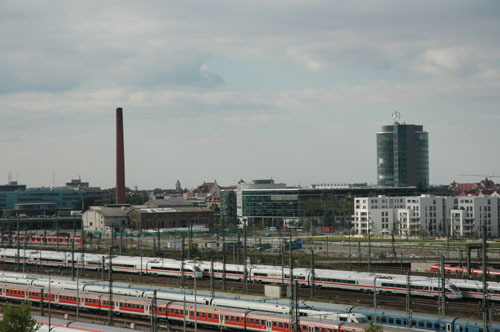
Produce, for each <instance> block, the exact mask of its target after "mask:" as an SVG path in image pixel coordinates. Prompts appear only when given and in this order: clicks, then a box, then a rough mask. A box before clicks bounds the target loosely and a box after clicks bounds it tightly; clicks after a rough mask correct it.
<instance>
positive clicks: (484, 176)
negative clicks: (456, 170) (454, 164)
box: [458, 173, 500, 178]
mask: <svg viewBox="0 0 500 332" xmlns="http://www.w3.org/2000/svg"><path fill="white" fill-rule="evenodd" d="M458 176H475V177H479V178H500V175H495V173H491V174H486V175H485V174H458Z"/></svg>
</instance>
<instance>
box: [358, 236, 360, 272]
mask: <svg viewBox="0 0 500 332" xmlns="http://www.w3.org/2000/svg"><path fill="white" fill-rule="evenodd" d="M358 267H361V241H358Z"/></svg>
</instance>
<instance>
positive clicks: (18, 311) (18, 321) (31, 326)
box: [0, 303, 40, 332]
mask: <svg viewBox="0 0 500 332" xmlns="http://www.w3.org/2000/svg"><path fill="white" fill-rule="evenodd" d="M2 313H3V320H1V321H0V332H12V331H16V332H35V331H38V329H39V328H40V325H39V324H37V322H36V320H34V319H33V317H31V306H30V305H29V304H27V303H23V304H21V306H20V307H13V306H11V305H10V304H6V305H4V306H3V309H2Z"/></svg>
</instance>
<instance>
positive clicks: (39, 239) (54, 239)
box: [3, 234, 82, 244]
mask: <svg viewBox="0 0 500 332" xmlns="http://www.w3.org/2000/svg"><path fill="white" fill-rule="evenodd" d="M11 239H12V242H17V234H12V235H9V234H4V235H3V240H4V241H11ZM19 240H20V242H27V243H62V244H68V243H71V242H74V243H75V244H81V243H82V238H81V237H80V236H62V235H45V236H44V235H27V236H25V235H24V234H19Z"/></svg>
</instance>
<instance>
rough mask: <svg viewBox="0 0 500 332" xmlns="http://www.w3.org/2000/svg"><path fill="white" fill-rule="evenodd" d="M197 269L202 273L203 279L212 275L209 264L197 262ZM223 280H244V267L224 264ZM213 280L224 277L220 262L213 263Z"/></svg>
mask: <svg viewBox="0 0 500 332" xmlns="http://www.w3.org/2000/svg"><path fill="white" fill-rule="evenodd" d="M199 268H200V269H201V272H202V273H203V276H204V277H207V278H210V275H211V274H212V265H211V262H208V261H202V262H199ZM249 270H250V266H247V276H248V275H249ZM225 272H226V273H225V278H226V279H227V280H243V278H244V266H243V265H238V264H226V270H225ZM213 275H214V278H218V279H222V278H223V276H224V264H222V263H220V262H214V270H213Z"/></svg>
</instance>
